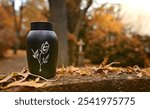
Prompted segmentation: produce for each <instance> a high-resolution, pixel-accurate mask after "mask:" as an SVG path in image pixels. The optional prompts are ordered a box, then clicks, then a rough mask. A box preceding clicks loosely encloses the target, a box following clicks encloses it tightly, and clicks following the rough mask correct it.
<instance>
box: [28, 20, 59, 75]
mask: <svg viewBox="0 0 150 109" xmlns="http://www.w3.org/2000/svg"><path fill="white" fill-rule="evenodd" d="M26 53H27V62H28V68H29V71H30V72H31V73H33V74H37V75H40V76H43V77H45V78H52V77H54V76H55V72H56V64H57V56H58V40H57V36H56V33H55V32H54V31H53V25H52V23H49V22H32V23H31V31H30V32H29V33H28V35H27V39H26Z"/></svg>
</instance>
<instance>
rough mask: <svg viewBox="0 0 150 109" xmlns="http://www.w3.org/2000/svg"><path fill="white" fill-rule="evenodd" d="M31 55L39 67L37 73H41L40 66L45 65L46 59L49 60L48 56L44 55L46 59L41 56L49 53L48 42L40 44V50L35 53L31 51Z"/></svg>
mask: <svg viewBox="0 0 150 109" xmlns="http://www.w3.org/2000/svg"><path fill="white" fill-rule="evenodd" d="M31 51H32V53H33V55H32V56H33V58H35V59H37V61H38V63H39V65H40V68H39V72H41V71H42V68H41V66H42V64H46V63H47V62H48V59H49V54H48V55H46V57H44V56H43V55H44V54H46V53H48V51H49V44H48V42H47V41H46V42H44V43H42V45H41V49H37V50H36V51H35V52H34V50H33V49H31Z"/></svg>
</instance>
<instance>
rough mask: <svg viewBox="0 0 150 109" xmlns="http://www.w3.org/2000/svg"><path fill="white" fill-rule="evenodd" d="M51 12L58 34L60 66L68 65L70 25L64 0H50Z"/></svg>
mask: <svg viewBox="0 0 150 109" xmlns="http://www.w3.org/2000/svg"><path fill="white" fill-rule="evenodd" d="M48 2H49V7H50V13H51V15H52V19H50V20H52V21H53V22H54V30H55V31H56V33H57V35H58V43H59V49H58V66H61V65H68V60H69V58H68V39H67V34H68V27H67V15H66V4H65V1H64V0H48Z"/></svg>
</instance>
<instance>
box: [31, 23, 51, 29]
mask: <svg viewBox="0 0 150 109" xmlns="http://www.w3.org/2000/svg"><path fill="white" fill-rule="evenodd" d="M30 26H31V30H52V29H53V24H52V23H50V22H32V23H31V25H30Z"/></svg>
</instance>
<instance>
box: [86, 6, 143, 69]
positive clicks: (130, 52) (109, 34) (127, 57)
mask: <svg viewBox="0 0 150 109" xmlns="http://www.w3.org/2000/svg"><path fill="white" fill-rule="evenodd" d="M114 8H115V7H114V6H112V5H109V6H108V5H107V4H104V5H102V6H101V7H100V8H99V9H97V10H95V11H94V13H93V16H92V19H91V20H90V21H89V26H90V27H91V29H90V31H89V33H88V39H87V40H88V45H87V47H86V56H87V57H88V58H89V59H91V61H92V62H93V63H100V62H101V61H102V60H103V57H105V56H107V55H109V56H110V61H111V62H112V61H114V60H116V61H119V62H121V66H134V65H139V66H141V67H143V66H144V59H145V58H144V57H145V54H144V47H143V45H142V44H141V42H140V40H139V39H138V38H137V37H132V38H129V37H126V36H125V35H124V34H123V25H122V24H121V22H120V21H119V20H118V19H117V18H116V17H115V14H114Z"/></svg>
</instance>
